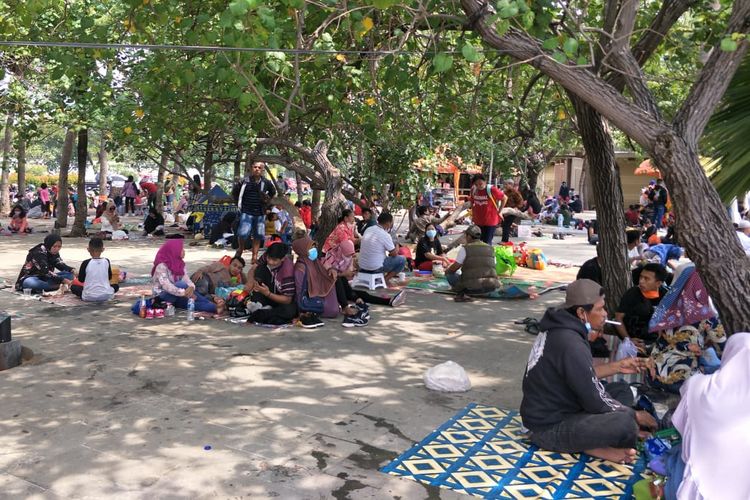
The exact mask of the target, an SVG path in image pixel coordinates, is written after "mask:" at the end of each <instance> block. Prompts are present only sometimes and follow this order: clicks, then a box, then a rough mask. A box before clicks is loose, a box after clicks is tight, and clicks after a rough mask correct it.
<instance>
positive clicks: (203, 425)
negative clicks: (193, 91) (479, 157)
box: [0, 221, 593, 500]
mask: <svg viewBox="0 0 750 500" xmlns="http://www.w3.org/2000/svg"><path fill="white" fill-rule="evenodd" d="M0 222H4V221H0ZM42 237H43V236H42V235H35V236H31V237H26V238H24V239H22V238H8V237H3V238H0V256H1V257H0V276H2V277H6V278H12V279H13V280H15V277H16V275H17V273H18V269H19V266H20V265H21V263H22V261H23V258H24V255H25V252H26V250H27V249H28V248H30V247H31V246H33V244H35V243H36V242H38V241H41V239H42ZM533 243H534V245H535V246H538V247H540V248H543V249H544V250H545V253H546V254H547V255H548V256H550V257H552V258H553V259H557V260H567V261H570V262H577V263H580V262H582V261H583V260H585V259H586V258H589V257H590V256H591V255H593V247H590V246H589V245H587V244H586V243H585V241H584V238H583V237H582V236H577V237H572V238H568V239H566V240H565V241H563V242H560V241H556V240H552V239H536V238H535V239H534V241H533ZM154 253H155V245H154V244H149V243H146V242H138V243H135V242H130V243H129V242H113V243H110V244H109V245H108V248H107V251H106V253H105V256H107V257H109V258H110V259H111V260H112V261H113V262H116V263H117V264H119V265H121V266H122V267H124V268H126V269H128V270H129V271H130V272H131V273H135V274H145V273H147V272H148V271H149V269H150V266H151V264H150V263H151V261H152V259H153V255H154ZM221 253H222V252H221V251H219V250H209V249H205V248H201V249H192V248H191V249H190V250H189V251H188V257H187V260H188V262H189V265H188V268H189V269H194V268H195V266H197V265H200V264H202V263H205V262H210V261H212V260H215V259H216V258H217V257H218V256H219V255H220V254H221ZM62 255H63V257H64V258H65V260H66V261H67V262H68V263H69V264H71V265H77V264H78V263H80V261H81V260H83V259H84V258H86V257H87V256H88V255H87V253H86V251H85V241H83V240H69V239H65V241H64V246H63V249H62ZM561 297H562V294H561V293H559V292H552V293H550V294H547V295H545V296H543V297H541V298H540V299H539V300H536V301H530V300H529V301H522V302H517V301H510V302H501V301H479V302H475V303H472V304H455V303H454V302H452V301H451V300H450V298H449V297H446V296H444V295H436V294H432V295H422V294H416V293H412V294H410V295H409V298H408V301H407V305H406V306H405V307H402V308H398V309H390V308H373V310H372V320H371V323H370V325H369V326H368V327H367V328H362V329H344V328H342V327H341V326H340V324H339V322H338V321H337V322H329V323H328V324H327V325H326V326H325V327H324V328H321V329H318V330H313V331H306V330H302V329H298V328H289V329H285V330H278V331H273V330H265V329H260V328H257V327H249V326H237V325H231V324H228V323H225V322H221V321H203V322H194V323H188V322H186V321H183V320H182V315H178V316H177V317H175V318H174V319H165V320H159V321H153V322H146V321H144V320H140V319H139V318H137V317H135V316H133V315H131V314H130V312H129V311H128V310H127V307H128V306H129V304H126V303H125V302H120V303H116V304H112V305H109V306H108V307H106V308H98V309H97V308H94V307H90V306H82V307H76V308H61V307H58V306H52V305H46V304H42V303H39V302H36V301H24V300H23V299H22V298H21V297H17V296H13V295H11V294H9V293H7V292H3V291H0V308H2V309H5V310H8V311H10V312H12V313H16V314H19V315H20V316H21V317H20V318H19V319H16V320H14V322H13V335H14V338H17V339H20V340H22V341H23V343H24V344H25V345H28V346H29V347H31V348H32V349H34V351H36V353H37V354H38V356H37V357H36V358H35V360H34V361H33V362H32V363H30V364H26V365H24V366H22V367H19V368H15V369H12V370H8V371H6V372H2V373H0V400H1V401H2V403H1V404H0V422H2V425H0V498H3V499H5V498H9V499H10V498H13V499H17V498H118V499H119V498H208V497H212V498H244V497H251V498H283V499H297V498H304V499H308V498H310V499H317V498H324V499H327V498H335V499H345V498H351V499H358V498H395V499H399V498H400V499H405V500H406V499H421V498H426V499H438V498H442V499H451V498H466V497H464V496H463V495H458V494H456V493H453V492H450V491H444V490H437V489H430V488H426V487H423V486H421V485H419V484H416V483H413V482H411V481H408V480H405V479H397V478H393V477H390V476H387V475H384V474H381V473H379V472H378V469H379V468H380V467H381V466H383V465H384V464H386V463H387V462H388V461H389V460H390V459H392V458H394V457H396V456H397V455H398V454H400V453H401V452H403V451H405V450H407V449H408V448H409V447H410V446H411V445H412V444H413V443H414V442H416V441H419V440H421V439H422V438H423V437H424V436H426V435H427V434H428V433H429V432H430V431H432V430H433V429H434V428H435V427H437V426H438V425H440V424H441V423H443V422H444V421H446V420H447V419H448V418H449V417H451V416H452V415H453V414H454V413H456V411H457V410H458V409H460V408H462V407H463V406H465V405H466V404H467V403H470V402H479V403H485V404H492V405H498V406H503V407H516V408H517V407H518V405H519V403H520V399H521V392H520V379H521V376H522V374H523V369H524V365H525V361H526V357H527V355H528V351H529V348H530V346H531V343H532V342H533V337H531V336H529V335H528V334H526V333H524V332H523V331H522V329H521V328H520V327H519V326H517V325H514V324H513V320H515V319H519V318H523V317H526V316H530V315H531V316H534V315H537V316H539V315H541V313H542V312H543V310H544V308H545V307H548V306H550V305H556V304H557V303H559V301H560V300H561ZM446 360H453V361H455V362H457V363H459V364H461V365H462V366H464V368H465V369H466V371H467V372H468V374H469V377H470V378H471V381H472V383H473V386H474V387H473V389H472V390H471V391H470V392H468V393H465V394H453V395H448V394H440V393H435V392H430V391H428V390H426V389H425V388H424V386H423V383H422V375H423V373H424V371H425V370H426V369H427V368H429V367H431V366H433V365H435V364H438V363H440V362H443V361H446ZM207 447H210V449H206V448H207Z"/></svg>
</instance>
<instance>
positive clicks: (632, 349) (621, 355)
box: [615, 337, 638, 361]
mask: <svg viewBox="0 0 750 500" xmlns="http://www.w3.org/2000/svg"><path fill="white" fill-rule="evenodd" d="M636 356H638V348H637V347H636V346H635V344H634V343H633V341H632V340H630V337H627V338H625V340H623V341H622V342H620V345H619V346H617V352H616V353H615V361H620V360H621V359H625V358H634V357H636Z"/></svg>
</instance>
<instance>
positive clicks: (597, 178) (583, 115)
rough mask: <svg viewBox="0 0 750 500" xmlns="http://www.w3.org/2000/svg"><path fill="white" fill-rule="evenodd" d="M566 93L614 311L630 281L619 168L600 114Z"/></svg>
mask: <svg viewBox="0 0 750 500" xmlns="http://www.w3.org/2000/svg"><path fill="white" fill-rule="evenodd" d="M568 97H569V98H570V100H571V102H572V103H573V107H574V108H575V111H576V117H577V120H578V129H579V131H580V133H581V140H582V142H583V147H584V149H585V150H586V156H587V157H588V160H589V167H590V168H589V172H590V174H591V184H592V186H593V188H594V202H595V204H596V209H597V210H596V218H597V222H598V224H599V245H598V247H599V248H598V249H597V252H598V255H599V263H600V265H601V267H602V279H603V281H604V283H602V286H603V287H604V289H605V290H606V302H607V310H608V311H610V313H613V312H614V311H616V310H617V305H618V304H619V302H620V298H621V297H622V295H623V294H624V293H625V292H626V291H627V289H628V288H630V286H631V283H632V280H631V277H630V276H631V274H630V266H628V255H627V246H628V245H627V240H626V237H625V226H626V222H625V210H624V208H623V203H624V202H623V197H622V186H621V184H620V170H619V168H618V167H617V163H616V162H615V147H614V143H613V142H612V136H611V135H610V134H609V132H608V131H607V129H606V128H605V126H604V121H603V119H602V116H601V115H600V114H599V113H597V112H596V111H595V110H594V108H592V107H591V106H589V105H588V104H586V103H585V102H584V101H583V100H581V99H580V98H578V97H577V96H575V95H574V94H570V93H569V94H568Z"/></svg>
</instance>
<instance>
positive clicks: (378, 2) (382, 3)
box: [372, 0, 396, 9]
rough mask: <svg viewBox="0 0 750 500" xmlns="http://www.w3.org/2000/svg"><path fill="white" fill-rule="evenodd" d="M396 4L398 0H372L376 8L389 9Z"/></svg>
mask: <svg viewBox="0 0 750 500" xmlns="http://www.w3.org/2000/svg"><path fill="white" fill-rule="evenodd" d="M395 4H396V0H372V6H373V7H375V8H376V9H387V8H388V7H391V6H393V5H395Z"/></svg>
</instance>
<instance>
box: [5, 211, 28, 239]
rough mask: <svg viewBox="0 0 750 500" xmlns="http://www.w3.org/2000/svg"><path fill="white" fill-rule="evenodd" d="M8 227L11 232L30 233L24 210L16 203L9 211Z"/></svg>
mask: <svg viewBox="0 0 750 500" xmlns="http://www.w3.org/2000/svg"><path fill="white" fill-rule="evenodd" d="M8 229H9V230H10V232H11V233H21V234H24V233H30V232H31V228H30V227H29V221H28V219H26V210H25V209H24V208H23V207H22V206H21V204H20V203H19V204H17V205H16V206H15V207H13V210H12V211H11V212H10V222H9V223H8Z"/></svg>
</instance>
